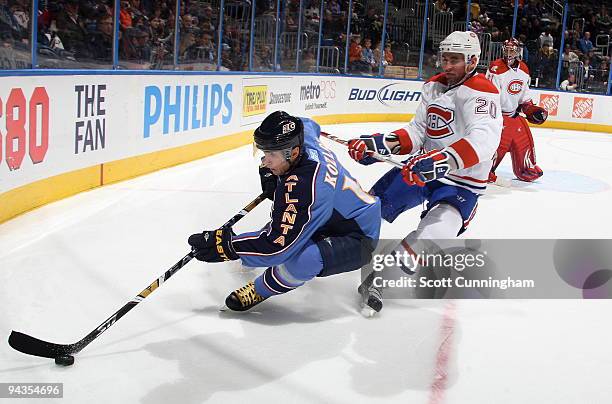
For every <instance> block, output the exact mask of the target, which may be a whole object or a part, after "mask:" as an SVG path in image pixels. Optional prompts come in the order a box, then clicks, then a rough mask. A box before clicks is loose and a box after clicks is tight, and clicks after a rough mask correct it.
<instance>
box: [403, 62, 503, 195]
mask: <svg viewBox="0 0 612 404" xmlns="http://www.w3.org/2000/svg"><path fill="white" fill-rule="evenodd" d="M422 92H423V98H422V101H421V103H420V104H419V106H418V108H417V111H416V115H415V117H414V118H413V119H412V121H410V123H409V124H408V125H406V126H405V127H403V128H401V129H398V130H396V131H393V133H395V134H397V135H398V138H399V142H400V146H401V149H400V154H413V153H416V152H418V151H420V150H425V151H431V150H444V151H445V152H446V153H447V154H448V155H449V156H450V158H451V159H453V160H454V162H455V163H456V166H457V167H458V168H457V169H455V170H451V171H449V172H448V173H447V175H446V177H445V178H442V179H439V180H438V181H440V182H442V183H445V184H450V185H456V186H460V187H463V188H467V189H469V190H471V191H473V192H475V193H478V194H480V193H483V192H484V190H485V189H486V184H487V179H488V178H489V171H490V170H491V166H492V159H493V154H494V153H495V151H496V150H497V147H498V146H499V142H500V137H501V130H502V115H501V111H500V108H499V105H500V103H499V92H498V91H497V89H496V88H495V86H493V84H491V82H490V81H488V80H487V79H486V78H485V76H483V75H482V74H479V73H477V74H474V75H473V76H471V77H470V78H468V79H467V80H466V81H464V82H463V83H461V84H460V85H454V86H450V87H449V86H448V82H447V79H446V74H445V73H441V74H438V75H437V76H434V77H432V78H431V79H430V80H429V81H428V82H427V83H425V84H424V85H423V90H422Z"/></svg>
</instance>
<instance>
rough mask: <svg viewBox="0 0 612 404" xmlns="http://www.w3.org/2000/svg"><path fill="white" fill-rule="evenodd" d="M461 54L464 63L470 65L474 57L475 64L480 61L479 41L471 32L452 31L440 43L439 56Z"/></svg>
mask: <svg viewBox="0 0 612 404" xmlns="http://www.w3.org/2000/svg"><path fill="white" fill-rule="evenodd" d="M447 52H449V53H461V54H463V55H464V56H465V63H466V64H468V63H470V60H471V59H472V58H473V57H476V63H478V61H479V60H480V41H479V40H478V35H476V34H475V33H473V32H471V31H454V32H452V33H451V34H450V35H449V36H447V37H446V38H444V40H443V41H442V42H440V54H443V53H447Z"/></svg>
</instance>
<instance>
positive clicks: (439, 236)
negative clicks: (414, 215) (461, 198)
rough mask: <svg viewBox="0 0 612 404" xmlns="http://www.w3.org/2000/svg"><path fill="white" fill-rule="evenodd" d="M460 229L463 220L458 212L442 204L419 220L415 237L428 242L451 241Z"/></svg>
mask: <svg viewBox="0 0 612 404" xmlns="http://www.w3.org/2000/svg"><path fill="white" fill-rule="evenodd" d="M462 227H463V218H462V217H461V213H459V210H458V209H457V208H455V207H454V206H452V205H450V204H448V203H445V202H442V203H439V204H437V205H436V206H434V207H433V208H431V209H430V210H429V211H428V212H427V214H426V215H425V216H424V217H423V218H422V219H421V221H420V222H419V225H418V227H417V229H416V233H415V236H416V237H417V238H423V239H430V240H443V239H453V238H455V237H457V233H458V232H459V231H460V230H461V228H462Z"/></svg>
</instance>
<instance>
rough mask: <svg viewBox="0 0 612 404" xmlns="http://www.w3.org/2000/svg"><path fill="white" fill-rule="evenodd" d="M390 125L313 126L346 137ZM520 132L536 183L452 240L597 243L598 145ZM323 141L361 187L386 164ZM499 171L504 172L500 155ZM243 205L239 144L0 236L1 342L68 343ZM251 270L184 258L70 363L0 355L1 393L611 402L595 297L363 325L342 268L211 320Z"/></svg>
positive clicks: (83, 197)
mask: <svg viewBox="0 0 612 404" xmlns="http://www.w3.org/2000/svg"><path fill="white" fill-rule="evenodd" d="M396 127H397V124H392V123H385V124H380V123H376V124H363V125H329V126H325V127H324V129H325V130H327V131H329V132H331V133H335V134H337V135H339V136H341V137H345V138H348V137H351V136H355V135H358V134H362V133H371V132H373V131H381V130H389V129H393V128H396ZM534 137H535V139H536V145H537V157H538V163H539V165H540V166H541V167H542V168H543V170H544V172H545V174H544V177H543V178H542V179H541V180H539V181H538V182H537V183H535V184H522V183H519V182H516V181H514V187H513V188H500V187H494V186H492V187H490V189H489V190H488V192H487V194H486V195H485V196H484V197H482V198H481V200H480V204H479V209H478V214H477V216H476V218H475V219H474V221H473V222H472V224H471V226H470V229H469V231H468V233H467V234H466V235H465V237H471V238H611V237H612V230H611V229H610V225H611V224H612V209H611V208H610V207H611V206H612V204H611V202H612V190H611V187H610V184H611V183H612V174H610V173H611V171H612V158H611V157H610V156H612V137H610V135H609V134H599V133H588V132H584V133H583V132H571V131H562V130H549V129H536V130H534ZM324 141H326V142H327V140H324ZM328 143H329V142H328ZM329 144H330V146H331V147H332V148H333V149H334V150H335V151H336V152H337V153H338V155H339V156H340V157H341V159H342V160H343V161H344V162H345V164H346V166H347V167H348V168H349V170H350V171H351V172H352V173H353V174H354V175H355V176H356V177H357V178H358V179H359V180H360V182H361V183H362V185H363V187H364V188H366V189H367V188H369V186H371V185H372V184H373V183H374V181H375V180H376V179H377V178H378V177H379V176H380V175H381V174H382V173H383V172H385V171H386V170H387V169H388V167H387V166H385V165H384V164H379V165H375V166H371V167H361V166H359V165H357V164H356V163H353V162H352V161H350V160H349V158H348V156H346V154H345V152H344V150H343V149H342V146H339V145H336V144H331V143H329ZM498 174H499V175H501V176H504V177H506V178H511V177H512V170H511V167H510V162H509V157H507V158H506V160H505V161H504V163H503V164H502V167H500V169H499V170H498ZM258 193H259V180H258V176H257V172H256V162H255V160H254V159H253V158H252V155H251V148H250V147H243V148H240V149H237V150H233V151H229V152H226V153H222V154H219V155H215V156H212V157H209V158H206V159H202V160H199V161H195V162H192V163H189V164H184V165H181V166H178V167H174V168H170V169H166V170H163V171H159V172H156V173H153V174H150V175H147V176H143V177H140V178H137V179H134V180H131V181H126V182H122V183H118V184H116V185H111V186H106V187H103V188H100V189H97V190H93V191H90V192H86V193H82V194H79V195H77V196H74V197H72V198H69V199H66V200H62V201H59V202H56V203H53V204H50V205H48V206H45V207H43V208H41V209H37V210H35V211H32V212H30V213H27V214H24V215H22V216H20V217H17V218H15V219H13V220H11V221H9V222H7V223H4V224H2V225H0V246H1V248H0V308H1V312H2V315H1V317H0V337H2V338H3V340H4V341H6V338H7V337H8V335H9V333H10V330H12V329H14V330H18V331H22V332H26V333H28V334H30V335H33V336H36V337H38V338H42V339H45V340H49V341H53V342H58V343H71V342H75V341H76V340H78V339H80V338H81V337H83V336H84V335H85V334H86V333H88V332H89V331H91V330H92V329H93V328H95V327H96V326H97V325H98V324H100V323H101V322H102V321H103V320H104V319H106V317H107V316H109V315H110V314H111V313H112V312H113V311H115V310H117V309H118V308H119V307H120V306H122V305H123V304H124V303H126V302H127V301H128V300H130V299H131V298H132V297H134V296H135V295H136V294H137V293H138V292H140V291H141V290H142V289H143V288H144V287H145V286H147V285H148V284H149V283H151V282H152V281H153V280H154V279H155V278H157V277H158V276H160V275H161V274H163V273H164V272H165V270H166V269H167V268H169V267H170V266H171V265H173V264H174V263H175V262H176V261H177V260H179V259H180V258H181V257H182V256H183V255H184V254H186V253H187V252H188V246H187V244H186V239H187V237H188V235H190V234H192V233H195V232H198V231H201V230H203V229H212V228H215V227H217V226H219V225H221V224H222V223H224V222H225V221H226V220H227V219H228V218H229V217H231V216H232V215H233V214H234V213H236V212H237V211H238V210H240V208H242V207H243V206H244V205H245V204H246V203H247V202H249V201H250V200H251V199H252V198H253V197H254V196H255V195H257V194H258ZM268 210H269V202H265V203H263V204H262V205H260V206H259V207H257V208H256V209H255V210H254V211H253V212H252V213H251V214H249V215H248V216H247V217H245V218H244V220H242V221H241V222H240V223H239V224H238V225H237V226H236V230H237V231H246V230H252V229H255V228H257V227H259V226H260V225H261V224H263V223H265V221H266V220H267V218H268ZM419 213H420V212H419V209H418V208H417V209H416V210H414V211H410V212H408V213H406V214H404V215H403V216H402V217H400V218H399V219H398V220H397V221H396V222H395V223H394V224H392V225H389V224H385V225H384V226H383V232H382V235H383V237H386V238H392V237H397V238H401V237H403V236H404V235H406V234H407V233H408V232H409V231H411V230H412V229H413V228H414V227H415V226H416V223H417V221H418V216H419ZM258 273H259V271H256V272H255V273H253V271H251V272H249V271H246V270H245V269H243V268H241V267H240V266H239V265H238V264H236V263H229V264H206V263H201V262H196V261H193V262H191V263H189V264H188V265H187V267H185V268H183V269H182V270H181V271H180V272H179V273H177V274H176V275H175V276H174V277H173V278H172V279H170V280H169V281H168V282H167V283H166V284H164V285H162V287H160V288H159V289H158V290H157V291H155V293H153V294H152V295H150V296H149V297H148V298H147V299H145V300H144V301H143V302H142V303H141V304H140V305H139V306H138V307H136V308H135V309H134V310H133V311H132V312H130V313H129V314H127V315H126V316H125V317H124V318H122V319H121V320H120V321H119V322H118V323H116V324H115V325H113V326H112V327H111V328H110V329H109V330H108V331H107V332H106V333H105V334H104V335H102V336H101V337H100V338H99V339H97V340H95V341H94V342H93V343H91V345H89V346H88V347H86V348H85V349H84V350H83V351H82V352H81V353H80V354H78V355H77V356H76V362H75V364H74V366H72V367H68V368H60V367H58V366H56V365H55V364H54V363H53V361H52V360H48V359H43V358H37V357H32V356H27V355H23V354H21V353H19V352H17V351H14V350H12V349H11V348H10V347H9V346H8V344H7V343H6V342H2V343H0V382H63V383H64V399H63V400H61V402H62V403H79V404H81V403H139V402H140V403H147V404H167V403H177V404H178V403H181V404H189V403H201V402H214V403H227V402H230V400H231V401H233V402H243V401H252V402H281V401H283V402H284V401H288V402H294V403H306V402H326V403H354V402H409V403H442V402H446V403H468V402H469V403H513V404H514V403H602V404H603V403H609V402H610V397H611V396H612V387H611V386H612V383H610V374H611V373H612V349H611V343H612V342H611V341H612V316H611V315H610V313H611V311H612V302H610V301H584V300H513V301H508V300H493V301H492V300H471V301H469V300H461V301H455V302H454V303H453V302H448V301H388V302H386V305H385V308H384V310H383V311H382V312H381V315H380V316H379V317H378V318H373V319H365V318H363V317H361V316H360V314H359V313H358V296H357V293H356V291H355V289H356V286H357V283H358V278H359V273H358V272H353V273H349V274H344V275H340V276H336V277H332V278H325V279H315V280H314V281H312V282H310V283H308V284H307V285H305V286H303V287H301V288H300V289H298V290H296V291H294V292H292V293H289V294H287V295H283V296H280V297H275V298H273V299H270V300H268V301H267V302H265V303H263V304H262V305H261V306H260V307H261V308H260V309H259V310H257V311H256V312H254V313H249V314H245V315H233V314H231V313H220V312H219V311H218V307H219V306H220V304H221V303H222V302H223V300H224V298H225V296H226V295H227V294H228V293H229V292H230V291H232V290H233V289H235V288H237V287H240V286H242V285H243V284H244V283H246V282H247V281H248V280H250V279H251V278H253V277H255V276H256V274H258ZM35 402H44V400H41V401H35ZM58 402H59V401H58Z"/></svg>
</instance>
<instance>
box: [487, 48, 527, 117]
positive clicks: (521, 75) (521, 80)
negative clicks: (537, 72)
mask: <svg viewBox="0 0 612 404" xmlns="http://www.w3.org/2000/svg"><path fill="white" fill-rule="evenodd" d="M487 79H489V80H490V81H491V82H492V83H493V84H494V85H495V87H497V90H498V91H499V97H500V99H501V109H502V113H503V114H504V115H514V114H515V112H516V109H517V108H518V107H519V105H521V104H523V103H525V102H532V98H531V91H530V90H529V84H530V82H531V77H530V76H529V68H528V67H527V65H526V64H525V63H524V62H522V61H519V62H518V64H517V65H516V66H515V67H508V64H506V61H505V60H504V59H497V60H494V61H493V62H491V65H490V66H489V70H487Z"/></svg>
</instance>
